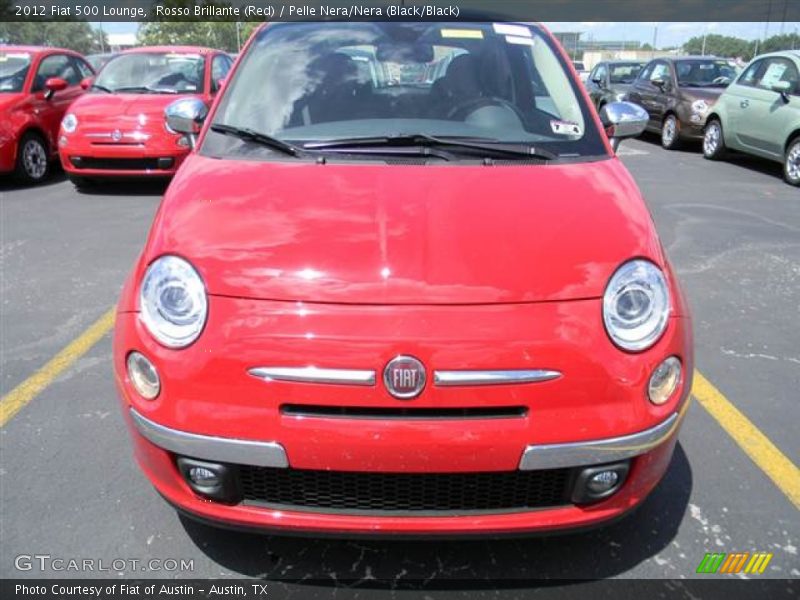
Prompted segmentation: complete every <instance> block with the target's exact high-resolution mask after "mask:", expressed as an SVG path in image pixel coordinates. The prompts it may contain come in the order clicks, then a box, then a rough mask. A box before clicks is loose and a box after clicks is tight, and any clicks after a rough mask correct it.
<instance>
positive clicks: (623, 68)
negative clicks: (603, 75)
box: [609, 63, 643, 84]
mask: <svg viewBox="0 0 800 600" xmlns="http://www.w3.org/2000/svg"><path fill="white" fill-rule="evenodd" d="M642 66H643V64H642V63H626V64H619V65H610V69H611V72H610V74H609V81H610V82H611V83H623V84H625V83H633V80H634V79H636V77H637V75H639V71H641V70H642Z"/></svg>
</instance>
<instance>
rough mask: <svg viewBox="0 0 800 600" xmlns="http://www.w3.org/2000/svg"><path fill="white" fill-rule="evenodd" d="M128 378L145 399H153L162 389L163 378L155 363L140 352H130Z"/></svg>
mask: <svg viewBox="0 0 800 600" xmlns="http://www.w3.org/2000/svg"><path fill="white" fill-rule="evenodd" d="M128 378H129V379H130V380H131V384H132V385H133V387H134V389H135V390H136V391H137V392H138V393H139V395H140V396H141V397H142V398H144V399H145V400H153V399H154V398H155V397H156V396H158V394H159V392H160V391H161V380H160V379H159V377H158V371H156V367H155V365H153V363H151V362H150V361H149V360H147V357H146V356H145V355H144V354H140V353H139V352H131V353H130V354H128Z"/></svg>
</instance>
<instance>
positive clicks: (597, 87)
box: [586, 60, 645, 110]
mask: <svg viewBox="0 0 800 600" xmlns="http://www.w3.org/2000/svg"><path fill="white" fill-rule="evenodd" d="M644 64H645V63H644V62H637V61H630V60H604V61H603V62H599V63H597V64H596V65H595V67H594V69H592V72H591V73H590V74H589V78H588V79H587V81H586V89H587V90H589V96H590V97H591V98H592V102H593V103H594V105H595V107H597V110H600V109H601V108H603V105H605V104H607V103H609V102H619V101H621V100H625V98H626V97H627V95H628V90H629V89H630V87H631V85H632V84H633V82H634V81H635V80H636V76H637V75H639V71H641V70H642V67H643V66H644Z"/></svg>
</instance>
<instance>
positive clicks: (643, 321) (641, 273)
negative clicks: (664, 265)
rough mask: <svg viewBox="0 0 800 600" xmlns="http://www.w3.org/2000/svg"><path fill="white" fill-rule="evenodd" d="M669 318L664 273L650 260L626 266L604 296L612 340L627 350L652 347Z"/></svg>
mask: <svg viewBox="0 0 800 600" xmlns="http://www.w3.org/2000/svg"><path fill="white" fill-rule="evenodd" d="M668 317H669V291H668V290H667V282H666V279H664V274H663V273H662V272H661V269H659V268H658V267H657V266H655V265H654V264H653V263H651V262H649V261H646V260H639V259H637V260H632V261H629V262H626V263H625V264H624V265H622V266H621V267H620V268H619V269H617V271H616V272H615V273H614V275H613V276H612V277H611V280H610V281H609V282H608V286H607V287H606V292H605V294H604V295H603V322H604V323H605V326H606V331H607V332H608V335H609V337H610V338H611V340H612V341H613V342H614V343H615V344H616V345H617V346H619V347H620V348H622V349H623V350H630V351H633V352H637V351H640V350H646V349H647V348H649V347H650V346H652V345H653V344H654V343H655V342H656V340H658V338H659V337H661V334H662V333H664V329H666V327H667V318H668Z"/></svg>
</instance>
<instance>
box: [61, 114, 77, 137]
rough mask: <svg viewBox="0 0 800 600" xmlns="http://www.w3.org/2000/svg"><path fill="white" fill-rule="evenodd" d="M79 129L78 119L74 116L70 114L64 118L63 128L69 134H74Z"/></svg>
mask: <svg viewBox="0 0 800 600" xmlns="http://www.w3.org/2000/svg"><path fill="white" fill-rule="evenodd" d="M77 127H78V117H76V116H75V115H74V114H72V113H69V114H68V115H66V116H65V117H64V119H63V120H62V121H61V128H62V129H63V130H64V131H66V132H67V133H73V132H74V131H75V129H77Z"/></svg>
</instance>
